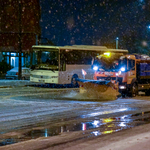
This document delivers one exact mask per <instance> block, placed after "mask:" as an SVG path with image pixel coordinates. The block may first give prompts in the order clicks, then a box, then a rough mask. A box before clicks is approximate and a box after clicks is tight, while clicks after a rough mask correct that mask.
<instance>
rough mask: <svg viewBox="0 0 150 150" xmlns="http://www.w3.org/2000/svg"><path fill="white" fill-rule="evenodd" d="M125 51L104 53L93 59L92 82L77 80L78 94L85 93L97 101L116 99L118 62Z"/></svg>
mask: <svg viewBox="0 0 150 150" xmlns="http://www.w3.org/2000/svg"><path fill="white" fill-rule="evenodd" d="M127 52H128V51H127V50H122V51H121V52H120V50H118V53H110V52H105V53H104V54H102V55H99V56H97V57H96V58H94V60H93V62H92V69H93V70H94V71H95V73H94V77H93V79H94V80H85V79H78V83H79V85H80V93H87V94H88V95H90V96H91V95H92V96H94V97H97V98H98V99H101V100H104V99H107V100H110V99H116V98H117V95H118V94H119V93H118V83H117V82H116V80H117V74H118V71H119V64H118V61H119V59H120V57H121V56H123V55H125V54H127Z"/></svg>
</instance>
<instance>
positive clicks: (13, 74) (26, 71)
mask: <svg viewBox="0 0 150 150" xmlns="http://www.w3.org/2000/svg"><path fill="white" fill-rule="evenodd" d="M6 79H18V67H15V68H13V69H11V70H9V71H7V73H6ZM29 79H30V68H26V67H22V80H29Z"/></svg>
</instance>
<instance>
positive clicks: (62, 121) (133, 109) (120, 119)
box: [0, 87, 150, 146]
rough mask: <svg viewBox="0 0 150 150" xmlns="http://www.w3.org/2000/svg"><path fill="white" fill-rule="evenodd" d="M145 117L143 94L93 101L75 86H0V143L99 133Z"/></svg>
mask: <svg viewBox="0 0 150 150" xmlns="http://www.w3.org/2000/svg"><path fill="white" fill-rule="evenodd" d="M149 118H150V97H146V96H138V97H136V98H125V99H122V98H118V99H117V100H113V101H111V100H110V101H93V99H92V98H91V97H90V98H89V99H88V98H87V97H86V99H83V95H82V94H80V93H79V89H77V88H76V89H73V88H68V89H67V88H65V89H59V88H57V89H52V88H39V87H13V88H12V87H10V88H0V133H1V134H0V145H1V146H3V145H7V144H13V143H16V142H20V141H24V140H29V139H35V138H38V137H48V136H54V135H59V134H61V133H63V132H73V131H82V132H83V137H84V138H88V137H89V135H90V136H99V135H102V134H108V133H113V132H116V131H120V130H123V129H127V128H130V127H134V126H137V125H141V124H145V123H149V121H150V120H149ZM85 133H86V137H85ZM74 138H75V140H76V139H78V137H74ZM80 138H81V137H80Z"/></svg>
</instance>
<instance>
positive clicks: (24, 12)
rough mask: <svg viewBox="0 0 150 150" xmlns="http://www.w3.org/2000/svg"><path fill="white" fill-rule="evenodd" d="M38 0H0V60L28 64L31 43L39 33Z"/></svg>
mask: <svg viewBox="0 0 150 150" xmlns="http://www.w3.org/2000/svg"><path fill="white" fill-rule="evenodd" d="M40 12H41V11H40V4H39V0H5V1H4V0H0V53H1V54H0V56H1V57H0V61H1V60H2V59H4V60H5V61H6V62H7V63H9V64H10V65H12V66H13V67H18V66H19V62H18V61H19V52H22V55H21V56H22V66H28V65H29V61H30V51H31V47H32V45H35V44H36V42H37V37H39V36H40V34H41V29H40V24H39V22H40V15H41V14H40Z"/></svg>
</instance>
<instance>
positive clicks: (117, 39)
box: [116, 37, 119, 49]
mask: <svg viewBox="0 0 150 150" xmlns="http://www.w3.org/2000/svg"><path fill="white" fill-rule="evenodd" d="M118 41H119V38H118V37H116V49H118Z"/></svg>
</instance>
